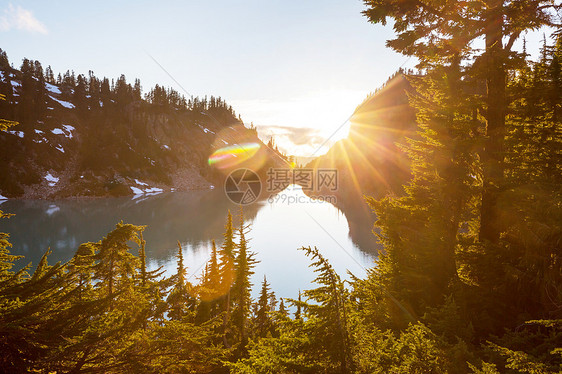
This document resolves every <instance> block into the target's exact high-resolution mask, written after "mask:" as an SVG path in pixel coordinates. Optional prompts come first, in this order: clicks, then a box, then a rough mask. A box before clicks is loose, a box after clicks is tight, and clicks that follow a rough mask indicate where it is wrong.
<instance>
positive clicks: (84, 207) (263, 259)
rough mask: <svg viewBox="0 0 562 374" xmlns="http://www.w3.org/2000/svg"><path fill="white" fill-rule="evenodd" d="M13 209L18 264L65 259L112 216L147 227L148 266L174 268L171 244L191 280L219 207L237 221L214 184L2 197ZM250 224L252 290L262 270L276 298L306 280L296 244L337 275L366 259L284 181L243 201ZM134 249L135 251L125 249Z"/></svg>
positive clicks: (327, 213) (330, 217) (218, 229)
mask: <svg viewBox="0 0 562 374" xmlns="http://www.w3.org/2000/svg"><path fill="white" fill-rule="evenodd" d="M0 209H1V210H2V211H4V212H5V213H14V214H15V216H14V217H12V218H10V219H4V220H2V221H0V232H8V233H10V242H11V243H12V244H13V247H12V253H13V254H21V255H25V259H24V260H20V261H19V262H18V267H21V266H23V265H24V264H27V263H29V262H32V264H33V265H35V264H37V262H38V260H39V259H40V258H41V256H42V254H43V253H44V252H45V250H46V249H47V248H49V247H50V248H51V250H52V252H53V253H52V255H51V256H50V257H49V259H50V260H49V262H50V263H55V262H56V261H63V262H64V261H68V260H69V259H70V258H72V256H73V255H74V252H75V251H76V249H77V248H78V246H79V245H80V244H81V243H84V242H88V241H98V240H100V239H101V238H102V237H103V236H105V235H106V234H107V233H108V232H110V231H111V230H112V229H113V228H114V226H115V224H116V223H117V222H119V221H120V220H123V222H125V223H132V224H135V225H147V228H146V230H145V232H144V238H145V240H146V242H147V245H146V251H147V257H148V259H149V262H148V264H149V267H150V268H151V269H155V268H157V267H159V266H163V267H164V268H165V269H166V270H167V275H171V274H173V273H175V271H176V259H175V255H176V253H177V242H178V241H179V242H180V243H181V246H182V249H183V254H184V263H185V264H186V265H187V266H188V272H189V274H190V276H191V281H194V282H196V279H197V276H198V275H199V274H200V272H201V269H202V267H203V266H204V264H205V262H206V261H207V260H208V259H209V255H210V248H211V240H212V239H214V240H215V241H216V243H217V246H218V245H220V244H221V242H222V234H223V232H224V225H225V223H226V215H227V211H228V210H229V209H230V210H231V212H232V213H233V216H234V217H233V218H234V223H235V224H237V223H238V218H237V215H238V210H239V208H238V207H237V206H236V205H234V204H232V203H231V202H229V201H228V200H227V199H226V198H225V196H224V192H223V191H222V190H221V191H219V190H218V189H217V190H211V191H194V192H193V191H191V192H170V193H163V194H159V195H154V196H142V197H137V198H134V199H131V198H130V197H123V198H105V199H83V200H57V201H44V200H7V201H5V202H3V203H1V205H0ZM244 215H245V217H246V222H247V223H250V224H251V231H250V233H249V234H248V236H247V237H248V238H250V242H249V247H250V250H251V251H253V252H255V253H256V259H257V260H258V261H259V263H258V264H257V265H256V267H255V269H254V271H255V274H254V276H253V283H254V289H253V294H254V295H256V294H257V293H258V291H259V283H260V282H261V281H262V280H263V277H264V275H266V276H267V279H268V282H269V283H270V284H271V285H272V288H273V290H274V291H275V293H276V295H277V296H280V297H293V298H296V297H297V295H298V290H299V289H301V290H302V289H307V288H310V286H311V282H312V280H313V279H314V277H315V276H314V273H313V271H312V269H310V268H309V267H308V265H309V264H310V260H309V259H308V258H307V257H306V256H305V254H304V252H303V251H299V250H297V248H299V247H302V246H316V247H317V248H319V249H320V251H321V253H322V254H323V255H324V256H325V257H326V258H327V259H328V260H329V261H330V263H331V264H332V266H333V267H334V268H335V269H336V271H337V272H338V273H339V274H340V276H342V277H343V278H347V277H348V276H347V271H348V270H349V271H351V272H352V273H353V274H354V275H357V276H360V277H362V276H364V275H365V269H366V268H369V267H371V266H373V260H374V257H373V255H371V254H367V253H364V252H363V251H361V250H360V249H359V248H358V247H357V246H356V245H355V244H354V243H353V242H352V240H351V239H350V238H349V226H348V223H347V220H346V217H345V216H344V215H343V214H342V213H341V212H340V211H339V210H338V209H337V208H335V207H334V206H333V205H331V204H329V203H327V202H320V201H317V200H312V199H310V198H308V197H307V196H306V195H305V194H304V193H303V192H302V190H301V189H300V187H298V186H289V187H288V188H287V189H286V190H285V191H283V192H281V193H280V194H278V195H276V196H274V197H273V198H272V199H270V201H261V202H259V203H255V204H251V205H248V206H245V207H244ZM133 253H136V250H135V249H134V250H133Z"/></svg>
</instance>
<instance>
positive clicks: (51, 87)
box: [45, 83, 62, 95]
mask: <svg viewBox="0 0 562 374" xmlns="http://www.w3.org/2000/svg"><path fill="white" fill-rule="evenodd" d="M45 88H46V89H47V91H49V92H50V93H54V94H58V95H60V94H61V93H62V92H61V90H60V88H58V87H57V86H55V85H54V84H50V83H45Z"/></svg>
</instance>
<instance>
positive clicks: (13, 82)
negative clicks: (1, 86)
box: [10, 81, 21, 87]
mask: <svg viewBox="0 0 562 374" xmlns="http://www.w3.org/2000/svg"><path fill="white" fill-rule="evenodd" d="M10 82H11V83H12V86H13V87H21V83H20V82H18V81H10Z"/></svg>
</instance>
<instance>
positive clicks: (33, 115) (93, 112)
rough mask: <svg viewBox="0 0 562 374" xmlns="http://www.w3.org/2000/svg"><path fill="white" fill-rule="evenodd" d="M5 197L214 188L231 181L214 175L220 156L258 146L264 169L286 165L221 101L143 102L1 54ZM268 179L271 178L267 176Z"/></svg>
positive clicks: (0, 184)
mask: <svg viewBox="0 0 562 374" xmlns="http://www.w3.org/2000/svg"><path fill="white" fill-rule="evenodd" d="M0 94H2V95H5V97H6V98H7V100H5V101H0V118H5V119H10V120H15V121H18V122H19V124H18V125H17V126H14V127H12V128H10V131H9V132H8V133H4V132H0V195H3V196H5V197H9V198H10V197H26V198H64V197H75V196H106V195H127V194H142V193H155V192H160V191H166V190H171V189H183V190H185V189H209V188H213V185H215V184H219V183H222V181H223V179H224V175H225V172H224V171H228V169H227V170H223V172H222V173H221V172H218V171H217V170H215V169H213V168H212V167H211V166H209V163H208V159H209V156H210V155H211V154H212V153H213V152H214V151H215V150H217V149H219V148H222V147H227V146H232V147H237V146H238V145H239V144H243V143H253V144H257V145H258V147H257V148H259V149H258V153H257V155H256V156H258V157H259V158H260V159H261V160H262V162H261V163H260V165H259V166H260V167H261V168H266V167H268V166H278V165H282V164H284V160H283V159H282V158H280V157H279V155H278V154H277V153H275V152H273V151H272V150H270V149H268V148H267V146H266V145H265V144H263V143H262V142H261V140H260V139H258V137H257V133H256V131H255V129H248V128H246V127H244V124H243V123H242V121H241V120H240V119H239V118H237V117H236V115H235V113H234V111H233V109H232V107H230V106H229V105H227V104H226V103H225V102H224V100H222V99H221V98H215V97H210V99H208V98H207V97H205V98H204V99H199V98H189V99H186V98H184V97H183V96H182V95H180V94H179V93H178V92H176V91H174V90H173V89H164V88H163V87H159V86H158V85H157V86H156V87H154V88H153V89H152V90H151V91H150V92H149V93H148V94H147V95H145V97H144V98H143V97H141V86H140V82H139V81H138V80H136V81H135V83H134V85H131V84H129V83H127V82H126V80H125V77H124V76H121V77H120V78H119V79H117V80H116V81H114V80H112V81H111V82H110V81H109V80H108V79H107V78H104V79H98V78H96V77H95V76H94V75H93V73H91V72H90V75H89V76H88V77H85V76H83V75H79V76H75V75H74V73H73V72H72V73H71V72H67V73H65V74H64V75H63V76H61V75H60V74H59V75H58V78H56V79H55V77H54V74H53V72H52V70H51V69H50V67H48V68H47V69H46V70H43V68H42V66H41V64H40V63H39V62H37V61H30V60H27V59H25V60H24V61H23V64H22V67H21V68H20V69H19V70H18V69H14V68H13V67H12V66H10V64H9V63H8V59H7V56H6V54H5V52H2V51H1V50H0ZM264 173H265V172H264Z"/></svg>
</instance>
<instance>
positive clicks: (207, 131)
mask: <svg viewBox="0 0 562 374" xmlns="http://www.w3.org/2000/svg"><path fill="white" fill-rule="evenodd" d="M197 126H199V128H201V130H203V132H204V133H205V134H208V133H211V134H214V133H215V132H214V131H212V130H209V129H208V128H206V127H203V126H202V125H201V124H200V123H198V124H197Z"/></svg>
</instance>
